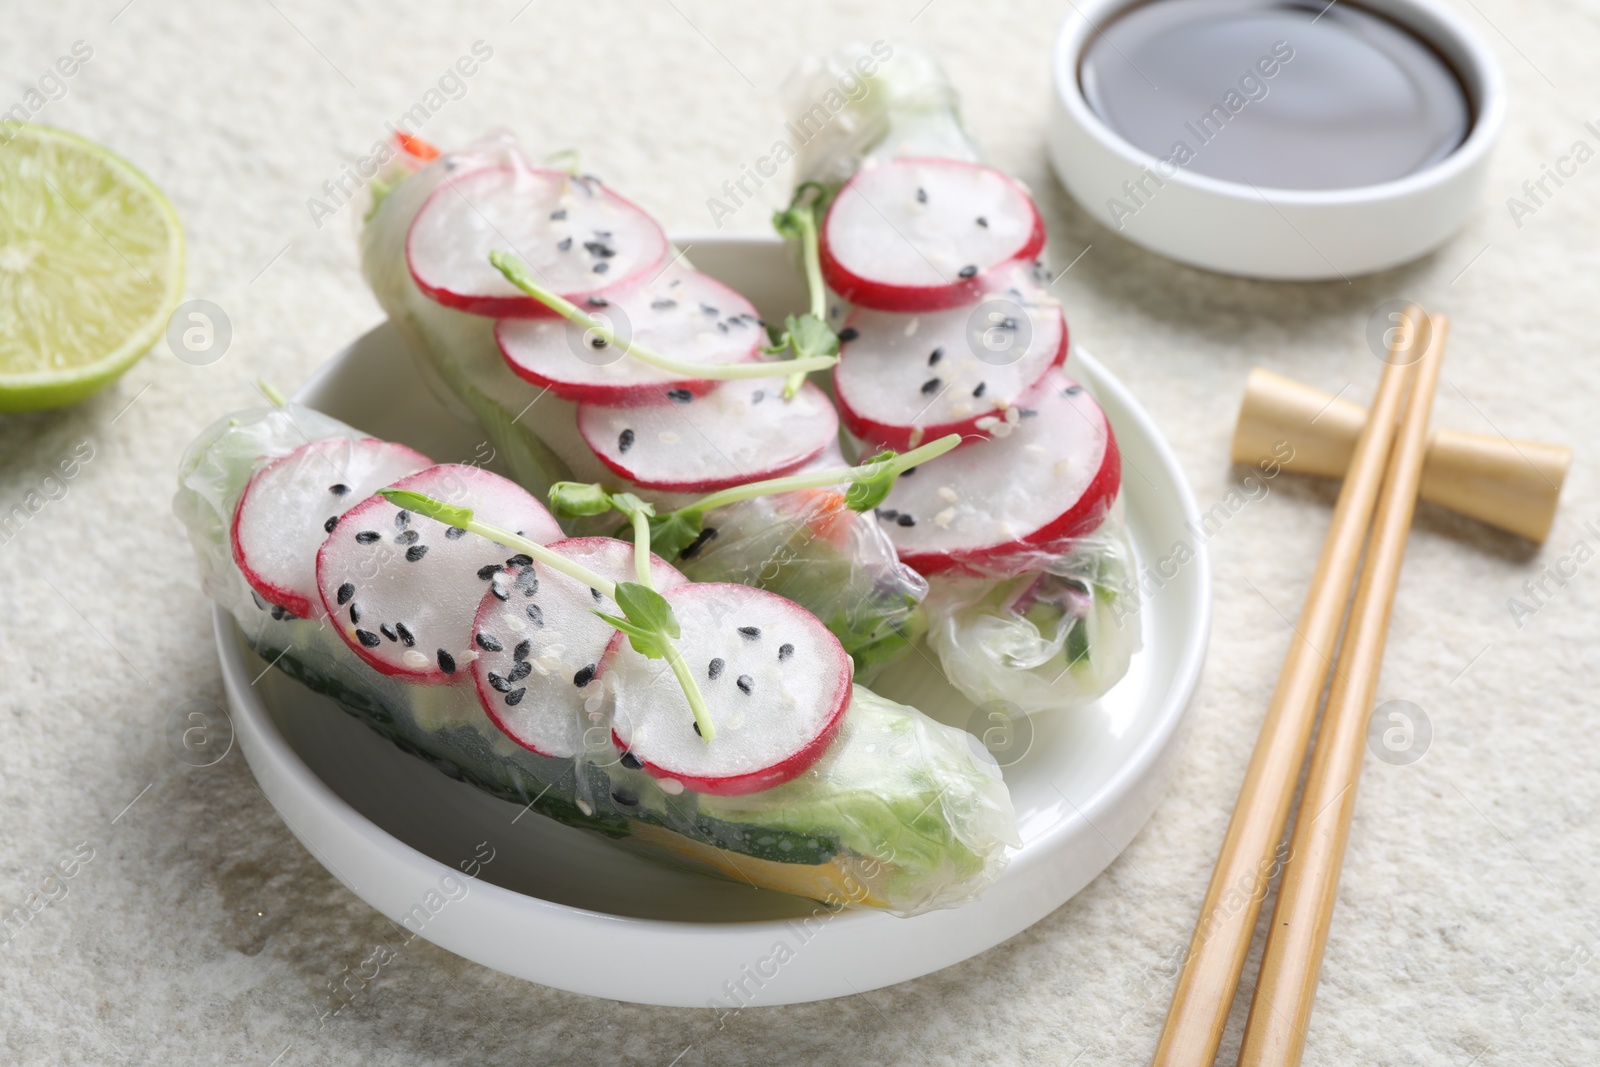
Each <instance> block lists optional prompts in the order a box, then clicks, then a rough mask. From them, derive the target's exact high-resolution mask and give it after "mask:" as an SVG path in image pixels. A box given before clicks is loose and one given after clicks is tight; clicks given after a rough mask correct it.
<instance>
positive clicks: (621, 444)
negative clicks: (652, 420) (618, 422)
mask: <svg viewBox="0 0 1600 1067" xmlns="http://www.w3.org/2000/svg"><path fill="white" fill-rule="evenodd" d="M632 447H633V431H632V430H623V431H622V432H621V433H619V434H617V451H618V452H626V451H627V450H628V449H630V448H632Z"/></svg>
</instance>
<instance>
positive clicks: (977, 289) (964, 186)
mask: <svg viewBox="0 0 1600 1067" xmlns="http://www.w3.org/2000/svg"><path fill="white" fill-rule="evenodd" d="M1044 238H1045V232H1044V220H1043V219H1041V218H1040V217H1039V211H1038V209H1037V208H1036V207H1034V204H1033V199H1032V198H1031V197H1030V196H1029V195H1028V192H1027V190H1026V189H1024V188H1023V187H1022V186H1021V184H1019V183H1018V182H1016V181H1015V180H1014V179H1012V178H1010V177H1008V176H1007V175H1006V174H1004V173H1002V172H1001V171H998V170H996V169H994V168H993V167H987V166H984V165H983V164H981V163H966V162H962V161H960V160H954V159H923V158H914V159H898V160H894V161H893V162H889V163H882V164H879V165H877V166H873V167H866V168H864V169H862V170H861V171H859V172H858V173H857V174H856V175H855V177H853V178H851V179H850V181H849V182H847V183H846V184H845V186H844V187H843V188H842V189H840V190H839V193H838V195H837V196H835V197H834V199H833V203H832V204H830V205H829V207H828V214H827V217H826V218H824V219H823V223H822V234H821V249H820V251H821V259H822V276H823V278H824V279H825V280H826V281H827V283H828V286H829V287H830V288H832V289H833V290H834V291H835V292H837V293H838V294H839V295H840V296H842V297H844V299H846V300H848V301H850V302H851V303H853V304H858V305H860V306H862V307H870V308H877V309H879V310H882V311H934V310H938V309H939V308H948V307H956V306H958V305H961V304H970V303H972V302H973V301H975V300H977V299H978V298H979V297H981V296H982V295H983V291H984V289H985V288H986V286H987V284H988V283H987V282H986V281H985V277H984V276H985V275H987V274H989V273H991V272H992V271H994V270H996V269H997V268H1000V267H1003V266H1005V265H1007V264H1009V263H1013V262H1016V261H1018V260H1030V261H1031V260H1033V259H1034V258H1036V257H1037V256H1038V255H1039V252H1040V250H1042V249H1043V248H1044Z"/></svg>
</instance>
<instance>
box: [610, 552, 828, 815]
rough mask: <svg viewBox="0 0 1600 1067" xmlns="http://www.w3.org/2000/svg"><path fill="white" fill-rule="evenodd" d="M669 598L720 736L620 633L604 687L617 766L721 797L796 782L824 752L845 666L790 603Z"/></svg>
mask: <svg viewBox="0 0 1600 1067" xmlns="http://www.w3.org/2000/svg"><path fill="white" fill-rule="evenodd" d="M666 597H667V600H668V601H669V602H670V603H671V604H672V610H673V613H674V614H675V615H676V616H677V619H678V624H679V626H680V627H681V630H682V634H681V636H680V637H679V639H678V642H677V645H678V649H679V650H680V652H681V653H682V655H683V657H684V660H685V661H686V662H687V663H688V666H689V670H690V671H692V672H693V673H694V675H695V677H696V678H697V679H698V681H699V686H700V692H701V694H702V695H703V696H704V697H705V700H706V705H707V706H708V708H709V709H710V714H711V722H712V725H713V726H714V727H715V728H716V736H715V737H714V738H713V739H712V740H710V741H706V740H705V739H704V738H702V737H701V735H700V733H699V730H698V727H697V726H696V724H695V718H694V714H693V712H691V711H690V709H689V701H688V698H686V697H685V696H684V694H683V689H682V688H681V687H680V686H679V684H678V681H677V678H676V677H675V676H674V675H673V672H672V670H671V669H670V668H669V667H668V666H667V665H666V663H665V662H664V661H662V660H650V659H645V658H644V657H643V656H641V655H640V654H639V653H637V652H635V651H634V650H633V648H632V646H631V645H629V644H628V641H627V638H626V637H624V636H623V635H621V634H618V635H617V636H616V637H614V638H612V641H611V644H610V645H609V647H607V649H606V654H605V657H604V659H602V661H601V664H600V677H601V678H602V679H603V681H604V684H605V686H606V689H607V690H608V691H609V693H610V694H611V696H612V739H613V741H614V742H615V743H616V745H617V747H618V748H619V749H620V750H622V752H623V753H625V756H624V762H630V763H631V762H637V763H638V764H639V765H640V766H642V767H643V768H644V770H645V771H647V772H648V773H650V774H652V775H655V776H656V777H657V778H665V779H672V780H675V781H677V782H679V783H681V784H682V785H683V786H684V787H685V788H688V789H692V790H694V791H696V792H700V793H712V794H716V795H720V796H741V795H744V794H747V793H756V792H760V791H761V790H763V789H771V788H772V787H773V786H777V785H782V784H783V783H784V782H787V781H789V780H790V779H792V778H795V777H796V776H798V775H800V774H802V773H803V772H804V771H805V770H806V768H808V767H810V766H811V765H812V764H813V763H815V762H816V761H817V759H818V758H820V757H821V755H822V754H823V752H825V751H826V750H827V747H828V744H829V742H830V741H832V740H833V736H834V734H835V733H836V732H837V731H838V729H839V723H840V721H841V719H842V717H843V715H844V713H845V709H846V708H847V707H849V705H850V688H851V687H850V657H849V656H848V655H846V653H845V651H844V649H843V648H842V647H841V646H840V644H839V640H838V638H836V637H834V636H833V634H831V633H829V632H828V629H827V627H825V626H823V625H822V623H821V622H819V621H817V617H816V616H815V615H812V614H811V613H810V612H808V611H806V610H805V609H804V608H802V607H800V606H799V605H798V604H795V603H794V602H793V601H789V600H785V599H784V598H783V597H780V596H778V595H776V594H775V593H768V592H766V591H764V590H761V589H755V588H752V587H750V586H744V585H727V584H722V583H707V584H703V585H694V584H691V585H684V586H680V587H679V588H677V589H674V590H671V591H669V592H667V593H666Z"/></svg>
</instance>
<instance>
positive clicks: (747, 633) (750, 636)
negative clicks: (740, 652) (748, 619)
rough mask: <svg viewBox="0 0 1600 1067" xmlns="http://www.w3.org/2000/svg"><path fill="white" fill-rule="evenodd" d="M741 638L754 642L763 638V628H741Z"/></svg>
mask: <svg viewBox="0 0 1600 1067" xmlns="http://www.w3.org/2000/svg"><path fill="white" fill-rule="evenodd" d="M739 636H740V637H743V638H744V639H745V640H747V641H754V640H755V639H756V638H758V637H760V636H761V627H759V626H741V627H739Z"/></svg>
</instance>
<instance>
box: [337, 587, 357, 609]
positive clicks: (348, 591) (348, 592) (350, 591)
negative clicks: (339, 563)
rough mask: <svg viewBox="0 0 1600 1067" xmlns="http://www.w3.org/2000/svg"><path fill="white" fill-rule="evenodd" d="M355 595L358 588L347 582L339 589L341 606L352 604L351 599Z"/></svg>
mask: <svg viewBox="0 0 1600 1067" xmlns="http://www.w3.org/2000/svg"><path fill="white" fill-rule="evenodd" d="M355 595H356V587H355V586H354V585H353V584H352V583H350V582H345V583H344V584H343V585H341V586H340V587H339V606H340V607H344V606H345V605H346V604H348V603H350V598H351V597H353V596H355Z"/></svg>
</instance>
